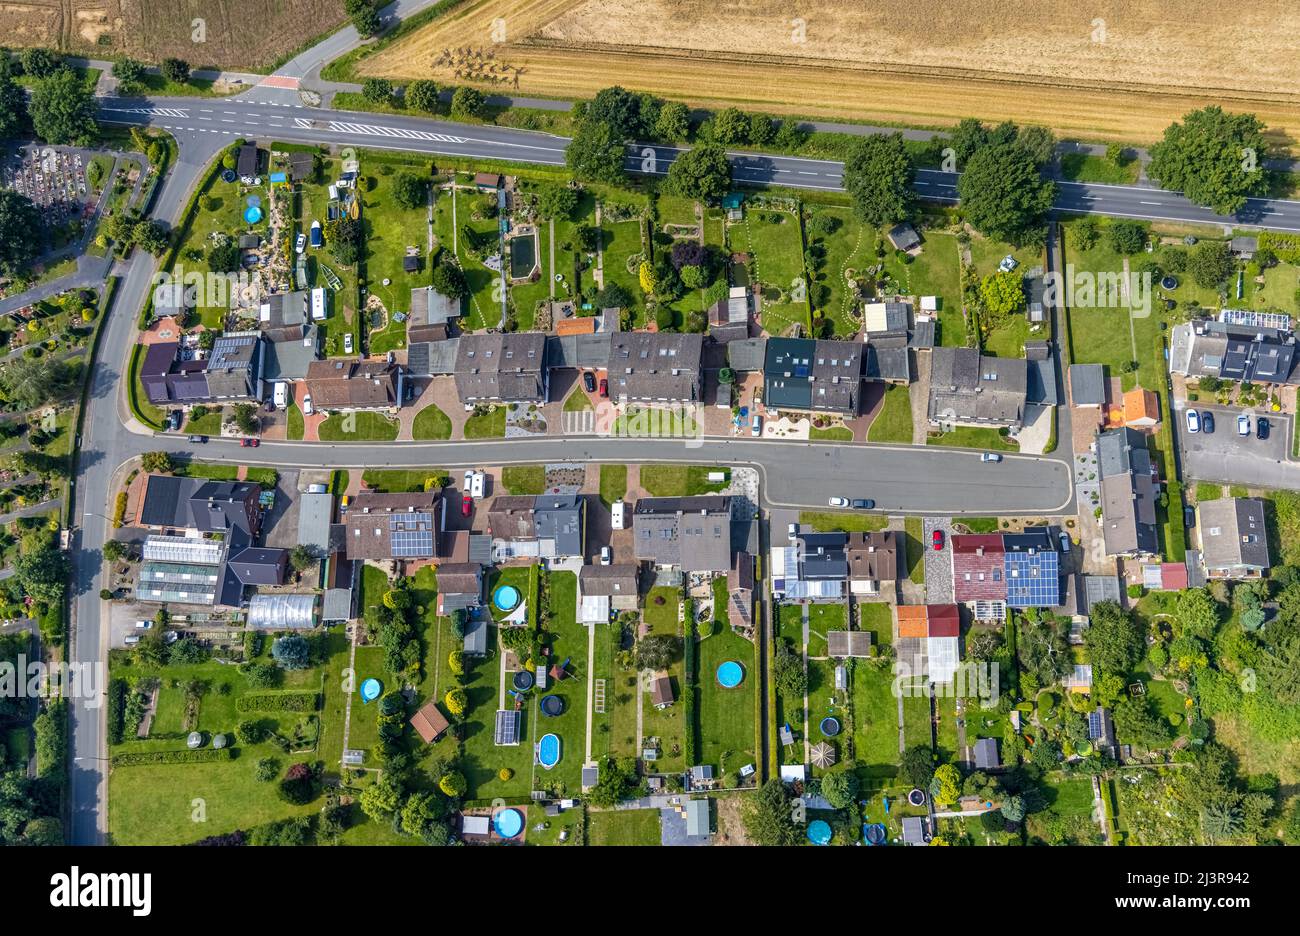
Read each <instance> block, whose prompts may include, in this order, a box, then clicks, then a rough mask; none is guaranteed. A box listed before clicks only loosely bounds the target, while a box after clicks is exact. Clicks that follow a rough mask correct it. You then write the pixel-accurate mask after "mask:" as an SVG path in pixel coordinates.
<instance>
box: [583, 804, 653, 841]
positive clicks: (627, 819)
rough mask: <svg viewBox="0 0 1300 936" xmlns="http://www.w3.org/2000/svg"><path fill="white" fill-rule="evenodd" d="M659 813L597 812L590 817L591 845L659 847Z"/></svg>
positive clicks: (588, 832) (589, 834)
mask: <svg viewBox="0 0 1300 936" xmlns="http://www.w3.org/2000/svg"><path fill="white" fill-rule="evenodd" d="M659 841H660V838H659V810H657V809H619V810H602V811H600V812H597V811H595V810H593V811H591V812H589V813H588V814H587V844H588V845H658V844H659Z"/></svg>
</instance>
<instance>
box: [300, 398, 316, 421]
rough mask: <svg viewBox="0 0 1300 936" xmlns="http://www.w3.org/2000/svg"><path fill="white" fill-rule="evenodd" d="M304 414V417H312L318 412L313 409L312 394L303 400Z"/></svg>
mask: <svg viewBox="0 0 1300 936" xmlns="http://www.w3.org/2000/svg"><path fill="white" fill-rule="evenodd" d="M302 412H303V415H304V416H310V415H311V414H312V413H314V412H316V411H315V410H314V409H312V408H311V394H310V393H309V394H307V395H306V396H305V397H303V398H302Z"/></svg>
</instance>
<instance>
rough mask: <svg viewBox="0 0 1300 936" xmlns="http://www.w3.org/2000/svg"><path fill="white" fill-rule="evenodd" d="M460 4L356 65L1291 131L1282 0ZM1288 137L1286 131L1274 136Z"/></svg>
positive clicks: (455, 77)
mask: <svg viewBox="0 0 1300 936" xmlns="http://www.w3.org/2000/svg"><path fill="white" fill-rule="evenodd" d="M795 11H796V8H794V7H791V6H790V5H789V4H787V3H783V2H777V0H724V2H713V0H710V2H704V0H523V2H518V0H467V2H466V3H464V4H462V5H461V6H459V7H457V8H456V9H455V10H453V11H452V12H451V13H448V14H447V15H445V16H443V17H441V18H439V19H438V20H437V21H435V22H432V23H430V24H428V25H427V26H425V27H423V28H422V29H420V30H417V31H415V32H413V33H412V34H411V35H409V36H406V37H403V38H401V39H399V40H398V41H396V42H394V43H392V44H391V45H389V46H387V47H385V48H382V49H380V50H378V51H377V52H376V53H375V54H374V55H372V56H370V57H368V58H364V59H362V60H361V61H360V62H359V63H358V69H357V70H358V72H359V73H360V74H362V75H385V76H388V77H393V78H406V79H409V78H419V77H432V78H439V79H442V80H444V81H469V82H473V83H477V84H480V85H483V86H484V87H495V88H498V89H501V90H508V91H512V92H517V93H522V94H530V93H531V94H537V95H543V96H557V97H570V96H571V97H580V96H588V95H590V94H591V93H592V92H593V91H595V90H596V89H599V88H601V87H605V86H607V85H609V84H614V83H619V84H622V85H624V86H626V87H630V88H636V89H643V90H647V91H653V92H656V93H659V94H662V95H664V96H667V97H674V98H679V99H682V100H686V101H689V102H690V103H693V104H698V105H702V106H718V105H724V104H737V105H740V106H748V107H751V108H755V109H763V110H767V111H771V112H774V113H790V114H801V115H807V116H823V117H833V116H840V117H847V118H852V119H858V120H880V121H888V122H893V123H907V124H914V125H918V126H945V125H948V124H951V123H953V122H955V121H956V120H958V119H960V118H962V117H966V116H979V117H983V118H985V119H989V120H1000V119H1004V118H1009V119H1015V120H1019V121H1023V122H1032V123H1042V124H1046V125H1048V126H1051V127H1053V128H1054V129H1056V130H1057V131H1058V132H1060V133H1064V134H1074V135H1085V136H1088V137H1091V138H1103V139H1116V140H1122V141H1126V142H1146V141H1150V140H1152V139H1154V138H1155V137H1158V136H1159V134H1160V132H1161V131H1162V130H1163V129H1164V127H1165V126H1166V125H1167V124H1168V123H1169V121H1170V120H1171V119H1174V118H1176V117H1177V116H1179V115H1180V114H1182V113H1183V112H1185V111H1187V110H1189V109H1191V108H1193V107H1197V106H1201V105H1203V104H1205V103H1221V104H1224V105H1225V106H1227V107H1229V108H1237V109H1245V108H1246V107H1249V108H1250V109H1251V110H1253V111H1255V112H1256V113H1258V114H1259V115H1260V116H1261V117H1262V118H1263V119H1264V120H1265V121H1266V122H1267V123H1268V124H1269V125H1270V126H1271V127H1273V128H1275V129H1276V130H1277V131H1279V142H1289V141H1290V140H1289V138H1300V57H1297V56H1296V55H1295V54H1294V48H1293V46H1294V40H1293V38H1292V37H1293V36H1294V35H1296V34H1297V31H1300V7H1298V6H1297V5H1296V4H1295V3H1294V2H1293V0H1256V2H1253V3H1250V4H1225V3H1222V2H1220V0H1098V2H1096V3H1094V4H1092V5H1090V6H1089V7H1088V8H1087V9H1086V10H1083V11H1081V8H1080V7H1078V5H1077V4H1073V3H1067V2H1062V0H1027V2H1022V3H1019V4H1016V5H1015V6H1014V7H1012V6H1009V5H1007V4H1006V3H1003V2H994V0H963V2H961V3H953V2H951V0H912V2H911V3H906V4H891V5H888V6H882V5H877V4H871V5H866V4H857V5H855V6H854V7H852V8H850V7H848V6H846V5H845V4H843V3H842V2H841V0H807V2H804V3H802V4H800V5H799V7H798V8H797V12H798V14H799V16H800V17H802V19H795V18H794V14H795ZM1284 137H1285V138H1284Z"/></svg>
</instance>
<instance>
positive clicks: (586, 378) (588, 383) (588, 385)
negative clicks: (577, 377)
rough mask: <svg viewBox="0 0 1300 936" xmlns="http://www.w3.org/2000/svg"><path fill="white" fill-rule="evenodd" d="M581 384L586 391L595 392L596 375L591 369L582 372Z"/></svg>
mask: <svg viewBox="0 0 1300 936" xmlns="http://www.w3.org/2000/svg"><path fill="white" fill-rule="evenodd" d="M582 386H583V389H584V390H586V391H587V392H588V393H595V392H596V375H595V374H593V373H592V372H591V371H583V372H582Z"/></svg>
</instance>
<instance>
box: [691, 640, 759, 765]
mask: <svg viewBox="0 0 1300 936" xmlns="http://www.w3.org/2000/svg"><path fill="white" fill-rule="evenodd" d="M697 653H698V659H699V672H698V674H697V676H696V678H697V680H698V684H699V705H698V707H697V709H696V717H697V718H698V719H699V742H700V743H699V757H700V763H701V764H712V765H713V767H714V769H715V770H716V771H717V772H718V773H719V774H720V775H722V774H725V775H727V777H728V778H729V779H730V778H731V777H732V776H733V775H734V774H735V772H736V771H737V770H739V769H740V768H741V767H743V766H744V765H745V764H749V763H753V762H755V760H756V753H755V752H756V745H757V743H758V741H757V726H756V722H755V719H756V717H757V715H756V712H755V694H756V693H757V692H758V683H759V674H758V670H757V668H756V662H755V653H754V645H753V644H752V643H750V642H749V641H748V640H746V639H745V638H744V637H741V636H739V635H738V634H735V633H734V632H732V631H731V630H724V631H722V632H721V633H717V634H714V635H713V636H711V637H708V638H706V639H705V640H702V641H700V643H699V646H698V650H697ZM728 660H735V661H737V662H739V663H740V665H741V666H743V667H744V669H745V679H744V681H743V682H741V684H740V685H739V686H737V687H736V688H734V689H724V688H722V686H721V685H720V684H719V683H718V678H717V670H718V666H719V665H720V664H721V663H724V662H726V661H728Z"/></svg>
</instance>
